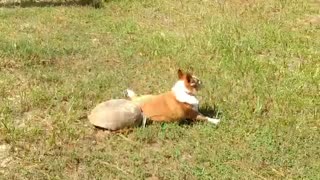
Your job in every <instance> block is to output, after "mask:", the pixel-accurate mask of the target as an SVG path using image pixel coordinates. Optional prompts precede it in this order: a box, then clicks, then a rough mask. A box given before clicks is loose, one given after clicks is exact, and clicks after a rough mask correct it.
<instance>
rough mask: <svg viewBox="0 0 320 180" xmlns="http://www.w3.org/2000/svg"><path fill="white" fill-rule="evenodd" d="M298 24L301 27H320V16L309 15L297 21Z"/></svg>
mask: <svg viewBox="0 0 320 180" xmlns="http://www.w3.org/2000/svg"><path fill="white" fill-rule="evenodd" d="M298 24H301V25H305V26H307V25H311V26H318V25H320V15H309V16H307V17H305V18H303V19H299V20H298Z"/></svg>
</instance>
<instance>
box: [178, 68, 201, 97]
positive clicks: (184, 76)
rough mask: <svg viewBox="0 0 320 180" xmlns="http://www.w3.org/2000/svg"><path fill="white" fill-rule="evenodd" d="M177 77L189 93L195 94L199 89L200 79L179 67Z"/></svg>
mask: <svg viewBox="0 0 320 180" xmlns="http://www.w3.org/2000/svg"><path fill="white" fill-rule="evenodd" d="M178 78H179V80H181V81H183V82H184V86H185V87H186V88H187V89H188V91H189V92H190V93H191V94H194V95H195V94H196V93H197V92H198V91H199V90H200V89H201V86H202V82H201V81H200V79H198V78H197V77H196V76H195V75H193V74H191V73H189V72H186V73H184V72H183V71H182V70H181V69H178Z"/></svg>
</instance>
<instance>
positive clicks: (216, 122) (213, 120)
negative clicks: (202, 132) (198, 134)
mask: <svg viewBox="0 0 320 180" xmlns="http://www.w3.org/2000/svg"><path fill="white" fill-rule="evenodd" d="M208 121H209V122H210V123H213V124H218V123H219V122H220V119H215V118H208Z"/></svg>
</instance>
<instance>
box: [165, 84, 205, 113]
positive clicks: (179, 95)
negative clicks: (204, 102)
mask: <svg viewBox="0 0 320 180" xmlns="http://www.w3.org/2000/svg"><path fill="white" fill-rule="evenodd" d="M171 90H172V92H173V93H174V95H175V96H176V99H177V101H179V102H182V103H187V104H190V105H192V106H193V107H194V108H195V109H198V106H199V100H198V99H197V98H196V96H195V95H193V94H191V92H190V91H189V90H188V89H187V88H186V86H185V85H184V82H183V81H182V80H179V81H178V82H176V84H175V85H174V86H173V87H172V89H171Z"/></svg>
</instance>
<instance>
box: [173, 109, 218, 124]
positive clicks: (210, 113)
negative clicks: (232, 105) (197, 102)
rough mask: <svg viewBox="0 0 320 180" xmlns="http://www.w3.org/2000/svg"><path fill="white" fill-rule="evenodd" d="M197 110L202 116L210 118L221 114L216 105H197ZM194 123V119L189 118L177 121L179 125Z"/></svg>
mask: <svg viewBox="0 0 320 180" xmlns="http://www.w3.org/2000/svg"><path fill="white" fill-rule="evenodd" d="M199 112H200V113H201V114H203V115H204V116H207V117H211V118H214V117H217V116H221V112H220V111H219V110H218V107H217V106H215V105H214V106H213V107H212V106H207V105H205V106H201V107H199ZM194 123H196V120H191V119H185V120H182V121H180V122H179V125H191V126H192V125H193V124H194Z"/></svg>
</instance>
